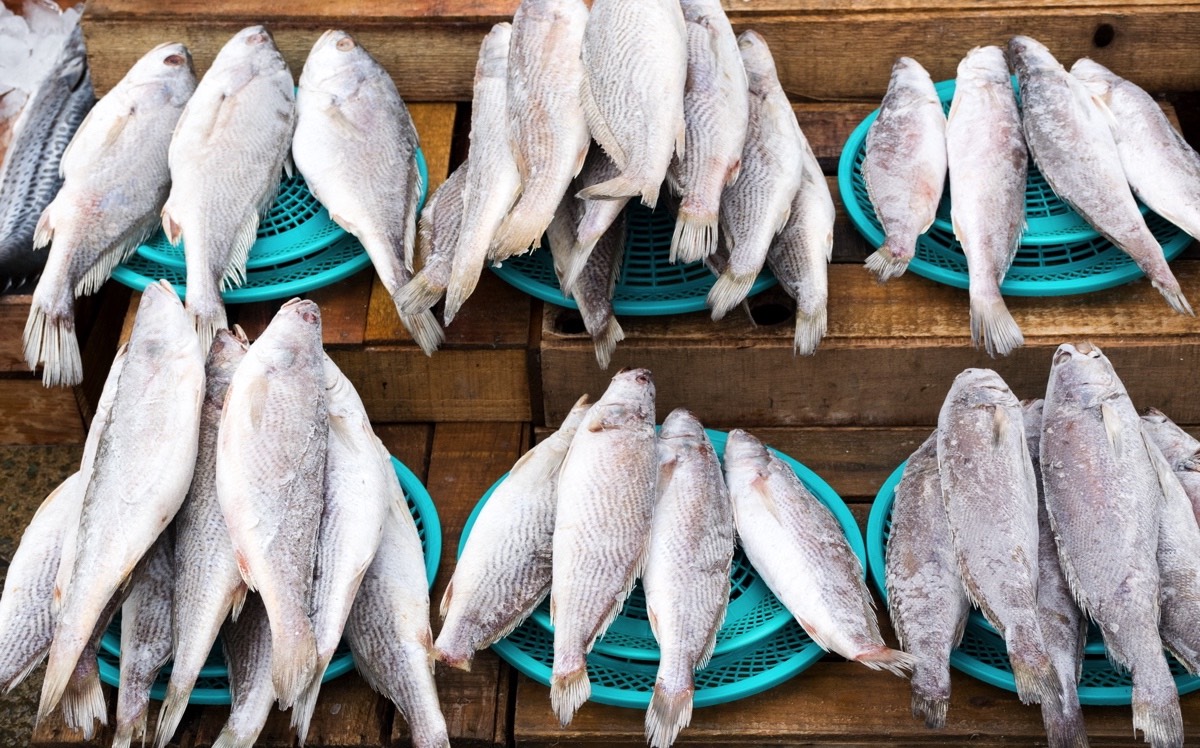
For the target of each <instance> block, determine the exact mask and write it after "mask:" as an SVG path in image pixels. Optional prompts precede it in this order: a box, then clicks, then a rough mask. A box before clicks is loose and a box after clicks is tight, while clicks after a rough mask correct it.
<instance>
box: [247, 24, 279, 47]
mask: <svg viewBox="0 0 1200 748" xmlns="http://www.w3.org/2000/svg"><path fill="white" fill-rule="evenodd" d="M244 33H245V34H246V39H245V42H246V44H247V45H248V46H256V45H260V44H274V43H275V37H273V36H271V32H270V31H268V30H267V27H266V26H251V27H249V28H248V29H246V30H245V32H244Z"/></svg>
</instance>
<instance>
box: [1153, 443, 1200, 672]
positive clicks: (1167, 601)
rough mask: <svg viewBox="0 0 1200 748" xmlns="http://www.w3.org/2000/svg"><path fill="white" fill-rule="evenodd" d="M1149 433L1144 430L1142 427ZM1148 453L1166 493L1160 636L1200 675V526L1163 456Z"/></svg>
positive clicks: (1160, 553) (1160, 543) (1161, 544)
mask: <svg viewBox="0 0 1200 748" xmlns="http://www.w3.org/2000/svg"><path fill="white" fill-rule="evenodd" d="M1142 428H1143V430H1146V427H1145V426H1143V427H1142ZM1146 441H1147V448H1148V451H1149V453H1150V459H1151V461H1152V462H1153V463H1154V467H1155V469H1156V470H1158V479H1159V483H1160V484H1161V485H1162V489H1163V498H1164V502H1163V512H1162V518H1161V520H1160V523H1159V529H1158V571H1159V579H1160V580H1161V581H1160V584H1161V587H1162V593H1161V596H1160V598H1159V622H1158V625H1159V630H1160V632H1161V634H1162V640H1163V644H1164V645H1165V646H1166V648H1167V649H1169V650H1170V651H1171V654H1173V655H1175V659H1177V660H1179V662H1180V663H1181V664H1182V665H1183V666H1184V667H1186V668H1187V669H1188V671H1189V672H1191V673H1197V672H1200V526H1197V524H1196V515H1195V513H1194V512H1193V511H1192V502H1191V500H1190V499H1189V498H1188V495H1187V492H1186V491H1184V489H1183V485H1182V484H1180V482H1179V479H1178V478H1177V477H1176V476H1175V474H1174V472H1172V470H1171V465H1170V463H1168V462H1167V458H1166V457H1164V456H1163V453H1162V451H1161V450H1159V448H1158V447H1156V446H1154V443H1153V440H1152V439H1150V438H1147V440H1146Z"/></svg>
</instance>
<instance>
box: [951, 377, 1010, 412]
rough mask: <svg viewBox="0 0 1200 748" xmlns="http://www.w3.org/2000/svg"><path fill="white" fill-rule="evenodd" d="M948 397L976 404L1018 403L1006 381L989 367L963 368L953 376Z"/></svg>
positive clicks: (1005, 404) (1003, 405) (1001, 405)
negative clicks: (952, 383)
mask: <svg viewBox="0 0 1200 748" xmlns="http://www.w3.org/2000/svg"><path fill="white" fill-rule="evenodd" d="M949 397H951V398H954V399H958V400H961V401H962V402H965V403H968V404H970V405H976V406H998V407H1015V406H1017V405H1019V404H1020V403H1018V401H1017V397H1016V395H1014V394H1013V392H1012V390H1011V389H1009V387H1008V383H1007V382H1005V381H1004V379H1003V378H1001V376H1000V375H999V374H997V373H996V372H994V371H992V370H991V369H965V370H964V371H963V372H962V373H961V374H959V375H958V376H957V377H955V378H954V385H953V386H952V387H951V389H950V396H949Z"/></svg>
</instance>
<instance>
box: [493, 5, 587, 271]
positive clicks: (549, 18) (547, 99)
mask: <svg viewBox="0 0 1200 748" xmlns="http://www.w3.org/2000/svg"><path fill="white" fill-rule="evenodd" d="M587 22H588V9H587V6H586V5H584V4H583V0H522V2H521V3H520V5H518V6H517V12H516V15H514V16H513V20H512V43H511V44H510V45H509V49H508V99H507V101H508V103H507V109H508V136H509V140H510V141H511V143H512V151H513V158H514V159H515V160H516V164H517V171H518V173H519V174H520V175H521V197H520V198H519V199H518V200H517V202H516V204H514V205H513V207H512V211H511V212H510V213H509V214H508V217H507V218H505V219H504V222H503V223H501V224H500V228H499V230H498V231H497V232H496V238H495V240H494V241H493V242H492V246H491V249H490V250H489V253H488V254H489V257H490V258H491V259H492V260H495V261H496V262H501V261H503V260H505V259H507V258H509V257H512V256H513V255H517V254H521V253H523V252H525V251H526V250H527V249H528V248H529V247H530V246H533V247H538V246H540V245H541V241H542V234H543V233H544V232H545V231H546V227H547V226H549V225H550V221H551V220H553V218H554V211H555V210H556V209H557V208H558V204H559V201H561V200H562V199H563V195H564V194H565V193H566V192H567V188H568V187H569V186H570V184H571V180H572V179H573V178H574V177H575V175H577V174H579V170H580V169H582V168H583V159H584V157H585V156H586V155H587V152H588V146H589V145H591V142H592V138H591V134H590V133H589V131H588V123H587V118H586V117H585V116H584V113H583V104H582V103H581V102H580V98H579V87H580V86H581V85H582V84H583V76H584V70H583V59H582V58H581V56H580V55H581V53H582V50H583V32H584V28H585V27H586V26H587Z"/></svg>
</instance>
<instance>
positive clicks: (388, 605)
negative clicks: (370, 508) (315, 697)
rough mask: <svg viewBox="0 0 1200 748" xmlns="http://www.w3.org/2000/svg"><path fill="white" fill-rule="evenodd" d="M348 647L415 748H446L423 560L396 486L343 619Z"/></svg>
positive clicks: (414, 526)
mask: <svg viewBox="0 0 1200 748" xmlns="http://www.w3.org/2000/svg"><path fill="white" fill-rule="evenodd" d="M346 640H347V641H348V642H349V643H350V651H351V652H352V653H353V654H354V665H355V667H357V668H358V672H359V674H360V675H362V677H363V679H364V680H365V681H366V682H367V683H368V684H369V685H370V686H371V688H373V689H375V690H376V691H378V692H379V693H381V694H383V695H384V696H386V697H387V698H388V700H390V701H391V702H392V703H393V704H395V705H396V709H397V710H398V711H399V712H400V714H401V715H403V716H404V719H405V720H406V721H407V722H408V730H409V733H410V734H411V737H412V744H413V747H414V748H449V746H450V739H449V737H447V732H446V720H445V718H444V717H443V716H442V709H441V706H440V705H439V703H438V693H437V686H436V684H435V683H434V680H433V657H432V655H433V652H432V650H433V635H432V634H431V633H430V630H429V584H428V580H427V578H426V576H425V557H424V554H423V553H422V551H421V539H420V537H419V536H418V535H417V528H416V525H415V524H413V519H412V515H411V514H409V511H408V507H407V506H405V503H404V495H403V493H401V492H400V486H399V484H397V485H396V489H395V494H394V495H393V497H392V503H391V506H390V509H389V511H388V515H387V519H386V520H385V522H384V528H383V539H382V541H381V542H380V544H379V552H378V553H376V554H375V560H374V561H372V562H371V566H370V567H368V569H367V573H366V575H364V576H363V581H362V586H361V587H359V591H358V597H357V598H356V599H355V601H354V606H353V607H352V608H351V609H350V617H349V618H348V619H347V620H346Z"/></svg>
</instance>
